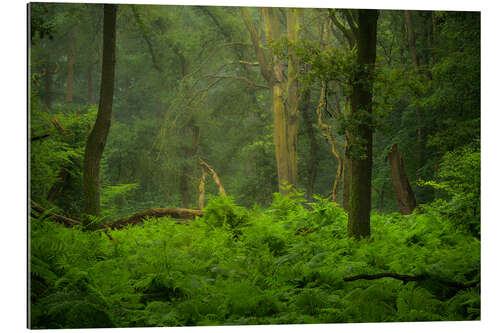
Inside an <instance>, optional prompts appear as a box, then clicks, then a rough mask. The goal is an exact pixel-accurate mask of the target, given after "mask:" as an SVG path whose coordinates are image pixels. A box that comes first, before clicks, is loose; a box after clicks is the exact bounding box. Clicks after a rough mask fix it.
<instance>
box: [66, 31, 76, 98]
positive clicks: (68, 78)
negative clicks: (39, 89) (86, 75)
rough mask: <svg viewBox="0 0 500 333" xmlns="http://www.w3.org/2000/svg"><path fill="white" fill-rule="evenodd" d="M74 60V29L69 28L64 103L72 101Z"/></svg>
mask: <svg viewBox="0 0 500 333" xmlns="http://www.w3.org/2000/svg"><path fill="white" fill-rule="evenodd" d="M75 60H76V30H75V28H73V30H71V41H70V50H69V54H68V74H67V76H66V98H65V101H66V104H71V103H72V102H73V81H74V69H75Z"/></svg>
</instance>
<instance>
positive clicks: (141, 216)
mask: <svg viewBox="0 0 500 333" xmlns="http://www.w3.org/2000/svg"><path fill="white" fill-rule="evenodd" d="M30 203H31V209H32V210H34V211H36V212H38V213H40V214H44V213H45V214H47V216H48V217H50V218H51V219H52V220H54V221H56V222H58V223H61V224H63V225H64V226H65V227H68V228H72V227H74V226H75V225H83V223H82V222H80V221H77V220H75V219H71V218H69V217H65V216H62V215H58V214H55V213H52V212H49V211H48V210H47V209H45V208H44V207H42V206H41V205H39V204H37V203H36V202H34V201H33V200H30ZM197 216H198V217H202V216H203V211H201V210H198V209H186V208H151V209H148V210H145V211H142V212H139V213H136V214H134V215H131V216H127V217H124V218H121V219H118V220H116V221H112V222H108V223H104V224H102V225H100V226H98V227H97V229H121V228H123V227H125V226H127V225H129V224H131V225H135V224H139V223H141V222H142V221H144V220H145V219H148V218H151V217H156V218H159V217H171V218H174V219H181V220H193V219H195V218H196V217H197ZM186 224H187V223H186ZM108 237H109V236H108Z"/></svg>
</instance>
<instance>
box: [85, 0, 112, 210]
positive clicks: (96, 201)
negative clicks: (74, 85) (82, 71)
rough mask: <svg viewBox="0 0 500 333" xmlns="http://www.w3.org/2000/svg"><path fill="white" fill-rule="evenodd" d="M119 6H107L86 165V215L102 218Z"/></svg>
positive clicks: (105, 6) (86, 151) (105, 7)
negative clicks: (102, 178) (102, 173)
mask: <svg viewBox="0 0 500 333" xmlns="http://www.w3.org/2000/svg"><path fill="white" fill-rule="evenodd" d="M116 11H117V6H116V5H108V4H105V5H104V28H103V57H102V74H101V75H102V77H101V93H100V99H99V111H98V113H97V119H96V121H95V124H94V127H93V128H92V130H91V132H90V135H89V137H88V139H87V145H86V147H85V156H84V161H83V211H84V212H85V213H86V214H89V215H94V216H99V213H100V206H101V199H100V188H99V187H100V185H99V169H100V163H101V157H102V154H103V152H104V147H105V145H106V139H107V137H108V133H109V128H110V126H111V116H112V111H113V94H114V86H115V45H116Z"/></svg>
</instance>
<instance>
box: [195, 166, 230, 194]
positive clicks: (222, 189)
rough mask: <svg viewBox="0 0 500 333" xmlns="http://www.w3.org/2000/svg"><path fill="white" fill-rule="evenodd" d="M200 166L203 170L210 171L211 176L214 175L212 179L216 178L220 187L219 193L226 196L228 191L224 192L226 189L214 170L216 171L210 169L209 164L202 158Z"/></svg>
mask: <svg viewBox="0 0 500 333" xmlns="http://www.w3.org/2000/svg"><path fill="white" fill-rule="evenodd" d="M200 165H201V166H202V167H203V168H205V169H207V170H208V172H210V174H211V175H212V177H213V178H214V181H215V183H216V184H217V186H218V187H219V192H220V195H222V196H225V195H226V191H225V190H224V187H223V186H222V183H221V181H220V179H219V177H218V176H217V173H215V170H214V169H212V168H211V167H210V165H208V164H207V162H205V161H204V160H202V159H201V158H200Z"/></svg>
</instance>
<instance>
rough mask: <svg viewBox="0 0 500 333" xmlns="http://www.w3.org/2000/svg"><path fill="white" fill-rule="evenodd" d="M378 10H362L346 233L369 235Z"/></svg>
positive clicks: (354, 79) (359, 27)
mask: <svg viewBox="0 0 500 333" xmlns="http://www.w3.org/2000/svg"><path fill="white" fill-rule="evenodd" d="M378 14H379V13H378V11H377V10H359V11H358V27H357V29H356V35H355V36H356V45H357V48H358V52H357V56H356V69H355V72H354V77H353V82H352V89H353V91H352V96H351V112H352V115H351V116H352V126H351V127H352V128H351V129H350V131H351V133H350V135H349V136H350V137H352V138H353V140H351V141H354V142H348V145H349V146H348V147H347V154H348V155H349V158H350V160H351V193H350V208H349V219H348V224H347V234H348V235H349V236H352V237H355V238H360V237H368V236H370V209H371V179H372V148H373V121H372V86H373V75H374V74H373V72H374V65H375V57H376V42H377V20H378Z"/></svg>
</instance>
